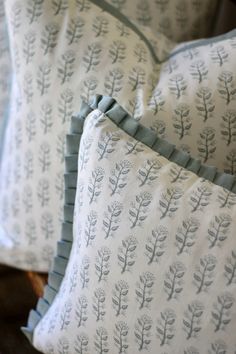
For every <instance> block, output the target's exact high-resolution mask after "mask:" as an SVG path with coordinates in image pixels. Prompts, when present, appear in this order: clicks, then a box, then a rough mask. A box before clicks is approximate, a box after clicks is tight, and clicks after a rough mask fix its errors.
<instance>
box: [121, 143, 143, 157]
mask: <svg viewBox="0 0 236 354" xmlns="http://www.w3.org/2000/svg"><path fill="white" fill-rule="evenodd" d="M125 148H126V150H127V152H126V153H125V154H126V155H129V154H134V155H137V154H138V153H140V152H143V151H144V149H143V147H142V143H140V141H138V140H137V141H135V140H133V139H132V140H129V141H127V143H126V146H125Z"/></svg>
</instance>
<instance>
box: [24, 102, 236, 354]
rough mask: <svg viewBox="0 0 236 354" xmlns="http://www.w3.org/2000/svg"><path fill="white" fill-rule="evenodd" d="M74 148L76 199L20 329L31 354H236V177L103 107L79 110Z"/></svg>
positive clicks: (70, 169)
mask: <svg viewBox="0 0 236 354" xmlns="http://www.w3.org/2000/svg"><path fill="white" fill-rule="evenodd" d="M88 142H89V143H88ZM67 143H68V156H67V158H66V165H67V173H68V175H67V176H68V179H67V181H68V185H67V186H70V188H72V189H73V188H74V189H76V196H75V199H74V200H72V199H70V205H68V206H66V207H67V208H68V207H70V208H71V212H70V213H68V214H67V217H65V222H64V234H63V237H62V241H61V242H60V243H59V244H58V254H57V257H56V258H55V262H54V266H53V271H52V272H51V273H50V275H49V285H48V286H47V287H46V288H45V293H44V298H43V299H40V300H39V302H38V306H37V310H36V311H32V312H31V314H30V317H29V322H28V328H26V329H24V331H25V333H26V334H27V335H28V337H29V338H30V339H31V340H32V342H33V345H34V346H35V348H36V349H38V350H40V351H42V352H43V353H54V354H60V353H62V352H63V348H64V352H65V353H67V354H72V353H126V354H137V353H140V352H149V353H152V354H156V353H159V352H160V353H164V352H165V353H169V354H172V353H199V354H202V353H217V352H218V353H219V352H225V353H233V352H234V351H235V349H236V338H235V333H234V328H235V326H236V272H235V270H236V239H235V228H236V178H235V177H234V176H232V175H227V174H220V173H219V172H217V170H216V169H213V168H210V167H207V166H203V165H201V164H200V163H199V162H198V161H196V160H194V159H193V158H191V157H190V156H189V155H187V154H185V153H183V152H180V151H178V150H176V149H175V148H174V147H173V145H171V144H169V143H168V142H166V141H164V140H162V139H160V138H158V137H157V136H156V135H155V134H154V133H153V132H152V131H151V130H148V129H147V128H144V127H143V126H141V125H139V124H138V123H137V122H136V121H135V120H133V119H132V118H131V117H130V116H129V115H128V114H127V112H126V111H125V110H123V109H122V108H121V107H120V106H119V105H118V104H117V103H116V102H115V101H114V100H113V99H109V98H107V97H97V98H96V100H95V101H94V103H93V104H92V108H90V107H89V106H88V105H83V108H82V109H81V112H80V114H79V115H78V116H77V117H74V118H73V120H72V130H71V134H70V135H68V137H67ZM78 149H79V152H78ZM88 152H89V156H90V157H89V159H86V158H85V157H86V156H87V154H88ZM76 157H77V158H78V179H77V180H76V179H75V178H74V175H76V174H77V173H76V164H75V163H74V164H73V166H72V164H71V161H72V159H73V160H74V161H75V159H76ZM66 193H67V192H66ZM66 198H67V197H66ZM73 208H74V217H73V211H72V210H73ZM71 243H72V249H71V252H70V247H71Z"/></svg>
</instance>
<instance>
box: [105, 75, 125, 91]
mask: <svg viewBox="0 0 236 354" xmlns="http://www.w3.org/2000/svg"><path fill="white" fill-rule="evenodd" d="M123 77H124V72H123V71H122V70H121V69H119V68H114V69H112V70H109V72H108V75H106V77H105V83H104V87H105V90H106V94H107V95H109V96H112V97H113V96H114V97H116V96H117V94H118V93H119V92H120V91H121V89H122V87H123Z"/></svg>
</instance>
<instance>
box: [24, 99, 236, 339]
mask: <svg viewBox="0 0 236 354" xmlns="http://www.w3.org/2000/svg"><path fill="white" fill-rule="evenodd" d="M95 109H99V110H100V111H101V112H103V113H105V114H106V116H107V117H109V118H110V119H111V121H112V122H113V123H114V124H116V125H117V126H118V127H119V128H120V129H122V130H123V131H125V132H126V133H127V134H128V135H130V136H132V137H133V138H135V139H136V140H138V141H140V142H142V143H143V144H145V145H146V146H148V147H150V148H151V149H152V150H153V151H156V152H157V153H159V154H160V155H162V156H163V157H165V158H167V159H168V160H169V161H171V162H174V163H176V164H177V165H179V166H181V167H184V168H185V169H186V170H188V171H191V172H193V173H195V174H196V175H197V176H199V177H201V178H205V179H206V180H209V181H211V182H212V183H214V184H216V185H218V186H221V187H223V188H225V189H227V190H229V191H232V192H233V193H236V177H235V176H233V175H230V174H226V173H221V172H219V171H218V170H217V168H216V167H213V166H207V165H203V164H201V162H200V161H199V160H196V159H194V158H192V157H191V156H189V154H186V153H185V152H183V151H180V150H178V149H176V147H175V145H173V144H171V143H169V142H168V141H166V140H164V139H161V138H159V137H158V136H157V135H156V134H155V133H154V132H153V131H152V130H150V129H148V128H146V127H144V126H143V125H141V124H140V123H138V122H137V121H136V120H135V119H134V118H132V117H131V116H130V115H129V114H128V113H127V112H126V111H125V110H124V109H123V108H122V107H121V106H120V105H119V104H118V103H117V102H116V100H115V99H113V98H111V97H107V96H102V95H96V96H95V97H94V99H93V100H92V102H91V103H90V105H88V104H87V103H82V107H81V110H80V113H79V114H78V115H77V116H73V117H72V120H71V128H70V133H69V134H68V135H67V136H66V146H67V153H66V157H65V192H64V194H65V205H64V221H63V223H62V228H61V240H60V241H59V242H58V243H57V255H56V257H55V258H54V262H53V266H52V270H51V272H50V273H49V277H48V284H47V285H46V286H45V288H44V294H43V297H42V298H40V299H39V300H38V303H37V306H36V309H35V310H31V311H30V314H29V317H28V323H27V326H26V327H22V331H23V333H24V334H25V335H26V337H27V338H28V339H29V340H30V341H31V342H32V341H33V332H34V329H35V327H36V326H37V324H38V323H39V321H40V320H41V319H42V317H43V316H44V315H45V313H46V312H47V311H48V309H49V307H50V306H51V304H52V302H53V300H54V298H55V296H56V295H57V293H58V291H59V289H60V285H61V282H62V280H63V277H64V275H65V271H66V267H67V264H68V261H69V258H70V252H71V247H72V243H73V213H74V203H75V194H76V183H77V173H78V165H77V163H78V153H79V146H80V140H81V136H82V134H83V126H84V121H85V118H86V117H87V116H88V114H89V113H91V112H92V111H93V110H95Z"/></svg>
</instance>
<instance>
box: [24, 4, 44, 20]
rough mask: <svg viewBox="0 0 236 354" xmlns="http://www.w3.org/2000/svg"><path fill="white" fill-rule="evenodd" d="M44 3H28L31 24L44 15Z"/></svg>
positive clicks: (28, 15)
mask: <svg viewBox="0 0 236 354" xmlns="http://www.w3.org/2000/svg"><path fill="white" fill-rule="evenodd" d="M43 2H44V0H32V1H28V7H27V17H29V23H30V24H32V23H33V22H35V21H37V19H38V18H39V17H40V16H41V15H42V13H43V9H42V7H43Z"/></svg>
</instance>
